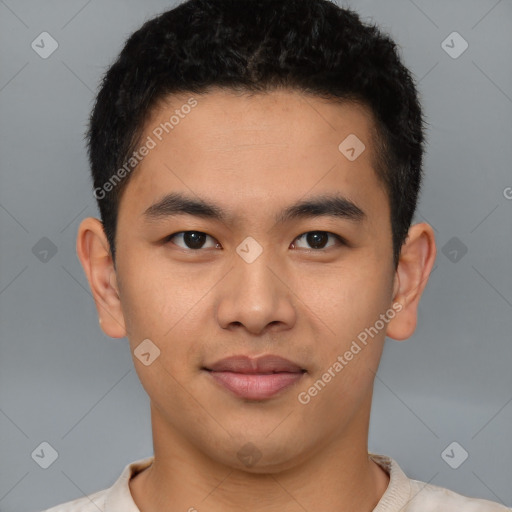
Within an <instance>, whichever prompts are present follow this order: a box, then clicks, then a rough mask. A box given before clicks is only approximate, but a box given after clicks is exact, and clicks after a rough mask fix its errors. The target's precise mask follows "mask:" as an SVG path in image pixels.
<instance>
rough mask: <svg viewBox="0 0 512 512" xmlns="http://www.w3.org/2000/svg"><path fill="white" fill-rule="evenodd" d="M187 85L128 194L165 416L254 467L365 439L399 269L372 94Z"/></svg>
mask: <svg viewBox="0 0 512 512" xmlns="http://www.w3.org/2000/svg"><path fill="white" fill-rule="evenodd" d="M190 97H191V96H186V95H185V96H180V97H172V98H169V99H168V100H167V102H166V103H163V104H161V105H160V107H159V108H158V109H157V110H155V111H154V112H153V114H152V117H151V119H150V120H149V121H148V123H147V125H146V129H145V134H144V135H143V136H142V139H141V140H142V141H143V142H147V141H148V140H149V139H148V137H150V138H151V139H152V141H153V142H154V143H155V144H154V147H152V149H150V150H149V151H148V152H147V154H146V156H144V158H143V159H142V161H141V163H140V164H139V166H138V167H137V169H136V171H134V173H133V175H132V176H131V179H130V182H129V183H128V185H127V187H126V189H125V191H124V193H123V196H122V199H121V202H120V207H119V217H118V227H117V230H118V231H117V245H116V248H117V251H116V252H117V260H116V276H115V277H116V283H117V284H116V287H117V289H118V293H119V298H120V307H121V309H122V322H123V324H124V326H125V328H126V333H127V336H128V338H129V342H130V347H131V350H132V354H133V353H134V351H135V353H137V347H139V345H140V344H141V343H142V342H143V340H150V342H145V343H146V345H141V347H144V351H143V352H144V353H146V354H149V355H146V356H145V358H146V362H148V363H150V364H147V365H145V364H142V363H141V361H140V360H139V358H138V357H137V356H135V355H134V364H135V368H136V370H137V372H138V375H139V378H140V380H141V382H142V385H143V386H144V388H145V390H146V391H147V393H148V395H149V397H150V399H151V404H152V414H153V418H152V419H153V422H154V426H155V424H156V427H155V428H157V429H159V431H160V432H164V431H165V432H167V433H168V434H169V436H170V437H172V438H174V439H180V440H182V441H183V442H188V443H190V444H191V445H192V446H196V447H198V448H199V449H200V450H201V451H202V452H203V453H204V454H207V455H208V456H209V457H210V458H211V459H212V460H214V461H218V462H219V463H223V464H228V465H230V466H233V467H244V464H245V466H250V464H249V465H248V464H247V457H248V458H249V459H250V458H251V457H252V458H253V459H256V458H257V459H259V460H258V464H257V466H255V467H254V468H252V469H251V470H252V471H255V472H256V471H267V472H268V471H273V470H275V471H277V470H281V469H283V468H286V467H290V466H293V464H295V463H297V462H298V461H300V460H304V459H305V458H307V457H311V456H312V454H314V453H316V452H317V451H318V449H319V447H321V446H326V445H327V444H329V443H330V444H333V443H336V442H337V440H339V439H341V438H344V439H351V440H352V441H353V442H356V441H357V442H358V441H359V440H362V439H364V442H366V437H367V431H366V427H365V424H366V423H367V421H368V414H369V408H370V402H371V393H372V385H373V379H374V372H376V371H377V366H378V362H379V359H380V356H381V351H382V346H383V341H384V337H385V334H386V325H387V322H386V321H385V320H384V317H386V312H388V313H387V315H388V316H387V317H386V318H388V320H389V316H390V315H391V313H389V311H390V308H392V304H393V297H394V292H393V288H394V284H395V281H394V278H395V273H394V271H393V261H392V236H391V225H390V220H389V219H390V211H389V204H388V198H387V195H386V192H385V190H384V188H383V186H382V184H381V182H380V181H379V180H378V178H377V176H376V174H375V171H374V168H373V154H372V140H371V135H370V134H371V128H372V124H371V123H372V119H371V115H370V112H369V111H368V110H366V109H364V108H363V107H361V106H356V105H348V104H345V105H339V104H334V103H330V102H327V101H325V100H321V99H319V98H315V97H311V96H304V95H301V94H299V93H296V92H284V91H283V92H272V93H269V94H266V95H256V96H252V97H249V96H247V95H235V94H234V93H232V92H227V91H215V92H210V93H208V94H205V95H195V96H194V100H195V101H196V102H197V104H195V106H194V107H193V108H190V109H189V108H183V105H186V104H192V103H191V102H189V99H190ZM176 110H178V111H179V112H180V115H179V116H178V117H179V121H178V122H176V119H177V118H176V119H174V120H173V128H172V130H170V129H169V126H167V128H168V131H169V133H166V131H165V130H162V123H165V122H168V121H169V118H170V117H171V116H172V115H173V114H174V113H175V111H176ZM185 112H187V113H186V114H185ZM354 135H355V136H356V137H357V139H358V140H359V142H357V139H354V138H353V136H354ZM349 136H351V137H352V139H348V142H351V144H348V143H345V144H346V145H345V146H343V145H342V149H341V150H340V149H339V146H340V143H342V142H343V141H344V140H345V139H346V138H347V137H349ZM160 139H161V140H160ZM354 141H356V142H354ZM361 143H363V144H364V146H365V149H364V150H363V151H362V153H361V154H359V156H357V153H358V152H359V150H360V149H361V148H362V146H361V145H360V144H361ZM347 144H348V147H347ZM149 145H150V146H153V143H150V144H149ZM350 147H354V149H355V150H354V151H351V150H350ZM354 156H357V158H355V159H354ZM348 157H351V158H348ZM169 194H174V196H172V197H167V201H166V196H168V195H169ZM192 202H196V203H198V204H195V205H194V204H192ZM298 203H308V204H309V206H308V204H306V205H304V206H303V207H302V208H295V209H294V208H293V207H294V206H296V205H297V204H298ZM392 313H393V315H392V316H394V314H395V311H394V310H392ZM379 319H380V321H379ZM383 325H384V327H382V326H383ZM365 329H366V331H365ZM372 329H373V330H372ZM364 333H366V337H365V335H364ZM369 333H371V335H370V334H369ZM365 338H366V339H365ZM363 339H365V343H364V342H363V341H362V340H363ZM354 342H355V345H354ZM155 347H157V348H158V350H159V354H158V351H157V350H156V348H155ZM356 347H359V350H358V348H356ZM139 350H142V348H141V349H139ZM350 354H352V356H350ZM260 357H262V359H258V358H260ZM226 358H228V359H226ZM229 358H231V359H229ZM233 358H234V359H233ZM280 358H283V359H284V360H286V361H284V360H283V359H280ZM342 361H343V362H342ZM336 363H338V364H336ZM340 365H341V368H340ZM273 372H274V373H273ZM315 390H316V391H315Z"/></svg>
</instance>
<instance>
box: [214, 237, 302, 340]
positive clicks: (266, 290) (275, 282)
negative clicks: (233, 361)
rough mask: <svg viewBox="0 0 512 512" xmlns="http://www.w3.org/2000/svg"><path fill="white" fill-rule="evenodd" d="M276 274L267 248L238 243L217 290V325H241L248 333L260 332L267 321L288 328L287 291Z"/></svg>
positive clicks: (290, 313)
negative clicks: (231, 263)
mask: <svg viewBox="0 0 512 512" xmlns="http://www.w3.org/2000/svg"><path fill="white" fill-rule="evenodd" d="M258 245H259V244H258ZM276 274H277V275H276ZM279 274H280V272H279V265H278V262H277V261H276V255H275V254H273V252H272V251H271V250H264V249H263V247H261V246H260V247H259V248H258V247H257V246H256V245H255V243H254V241H253V240H246V241H244V242H242V243H241V244H240V246H239V247H238V248H237V254H235V255H234V257H233V267H232V270H231V272H229V274H228V275H227V276H226V277H227V279H226V280H225V282H224V285H223V286H222V288H221V290H220V294H221V296H220V300H219V304H218V312H217V315H218V321H219V324H220V325H221V326H222V327H223V328H228V327H229V326H230V325H232V324H237V325H238V324H243V325H244V326H245V327H246V328H247V329H248V330H250V331H251V332H260V331H262V330H263V329H265V328H266V327H267V325H269V324H271V323H272V324H276V323H279V324H282V325H281V327H284V325H285V324H286V325H287V326H288V327H290V325H291V324H292V323H293V322H294V318H295V310H294V306H293V304H292V301H291V293H290V290H289V289H288V288H287V286H285V284H284V283H283V282H282V281H281V279H280V278H279V277H277V276H279Z"/></svg>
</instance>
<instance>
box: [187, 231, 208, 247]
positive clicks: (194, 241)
mask: <svg viewBox="0 0 512 512" xmlns="http://www.w3.org/2000/svg"><path fill="white" fill-rule="evenodd" d="M183 238H184V240H185V243H186V244H187V245H188V246H189V247H190V249H201V246H202V245H203V243H204V238H205V234H204V233H198V232H197V231H190V232H187V233H185V234H184V235H183Z"/></svg>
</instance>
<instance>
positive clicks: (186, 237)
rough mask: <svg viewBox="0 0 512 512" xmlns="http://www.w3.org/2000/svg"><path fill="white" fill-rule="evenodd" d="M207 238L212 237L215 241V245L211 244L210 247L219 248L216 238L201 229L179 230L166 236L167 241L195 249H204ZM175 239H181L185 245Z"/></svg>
mask: <svg viewBox="0 0 512 512" xmlns="http://www.w3.org/2000/svg"><path fill="white" fill-rule="evenodd" d="M207 238H210V239H211V240H213V241H214V243H213V245H210V246H209V247H206V248H207V249H208V248H214V249H215V248H217V247H219V246H220V244H219V243H218V242H217V241H216V240H215V238H213V237H211V236H210V235H207V234H206V233H203V232H201V231H179V232H178V233H173V234H172V235H169V236H167V237H165V240H164V241H165V242H172V243H173V244H175V245H177V246H178V247H181V248H182V249H190V250H193V251H198V250H200V249H204V248H205V247H204V243H205V240H206V239H207ZM174 240H180V241H181V243H182V244H183V245H180V243H176V242H175V241H174Z"/></svg>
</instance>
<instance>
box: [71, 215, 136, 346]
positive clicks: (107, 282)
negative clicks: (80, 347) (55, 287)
mask: <svg viewBox="0 0 512 512" xmlns="http://www.w3.org/2000/svg"><path fill="white" fill-rule="evenodd" d="M76 251H77V255H78V258H79V260H80V263H81V264H82V267H83V269H84V272H85V275H86V276H87V280H88V281H89V287H90V288H91V292H92V295H93V298H94V302H95V304H96V309H97V310H98V316H99V323H100V326H101V328H102V330H103V332H104V333H105V334H106V335H107V336H110V337H111V338H123V337H125V336H126V327H125V322H124V316H123V312H122V309H121V299H120V296H119V288H118V284H117V278H116V270H115V268H114V264H113V261H112V257H111V254H110V251H109V245H108V241H107V238H106V236H105V232H104V230H103V224H102V223H101V222H100V221H99V220H98V219H95V218H92V217H88V218H86V219H84V220H83V221H82V222H81V223H80V226H79V228H78V235H77V241H76Z"/></svg>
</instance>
